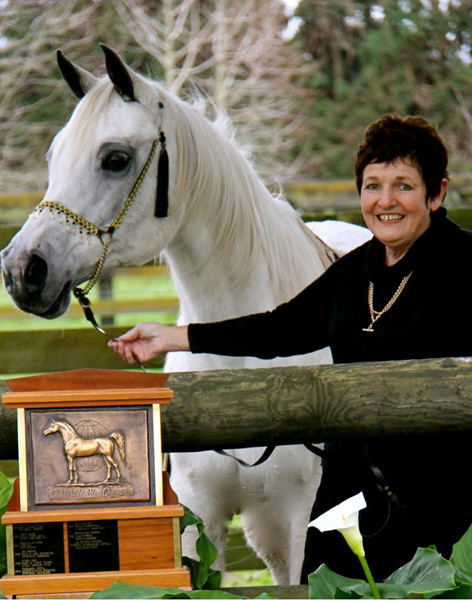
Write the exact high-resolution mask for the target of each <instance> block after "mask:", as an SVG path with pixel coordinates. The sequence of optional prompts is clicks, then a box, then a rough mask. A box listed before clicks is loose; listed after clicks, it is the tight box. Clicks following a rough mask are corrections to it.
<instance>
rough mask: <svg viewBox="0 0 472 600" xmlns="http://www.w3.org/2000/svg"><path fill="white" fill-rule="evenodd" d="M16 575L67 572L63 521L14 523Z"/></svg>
mask: <svg viewBox="0 0 472 600" xmlns="http://www.w3.org/2000/svg"><path fill="white" fill-rule="evenodd" d="M13 549H14V565H15V575H45V574H48V573H64V569H65V566H64V565H65V562H64V529H63V525H62V523H26V524H22V525H14V526H13Z"/></svg>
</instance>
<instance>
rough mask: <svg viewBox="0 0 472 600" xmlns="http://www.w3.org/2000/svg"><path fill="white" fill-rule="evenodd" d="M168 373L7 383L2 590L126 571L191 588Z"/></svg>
mask: <svg viewBox="0 0 472 600" xmlns="http://www.w3.org/2000/svg"><path fill="white" fill-rule="evenodd" d="M166 379H167V375H162V374H152V373H135V372H126V371H125V372H123V371H109V370H98V369H84V370H78V371H67V372H62V373H52V374H48V375H39V376H32V377H23V378H19V379H11V380H9V381H8V385H9V387H10V390H11V392H8V393H6V394H5V395H4V396H3V402H4V404H5V405H6V406H7V407H8V408H11V409H16V410H17V416H18V449H19V478H18V479H17V480H16V481H15V492H14V494H13V497H12V498H11V500H10V503H9V505H8V510H7V512H6V513H5V515H4V516H3V518H2V522H3V523H4V524H5V525H6V529H7V565H8V573H7V575H5V576H4V577H3V578H2V579H1V580H0V587H1V588H2V590H3V593H4V594H5V595H11V596H19V595H28V597H31V596H33V597H34V595H36V594H37V595H38V596H41V597H44V596H45V595H48V594H57V593H72V594H73V593H81V594H82V593H87V592H90V593H92V592H94V591H98V590H102V589H104V588H106V587H108V586H109V585H111V584H112V583H113V582H114V581H117V580H119V581H122V582H125V583H130V584H141V585H152V586H159V587H180V588H182V589H191V585H190V574H189V571H188V570H187V569H186V568H182V556H181V545H180V518H181V517H182V516H183V514H184V511H183V508H182V507H181V506H180V505H179V504H178V499H177V496H176V494H175V493H174V492H173V490H172V488H171V487H170V484H169V480H168V476H167V473H166V472H163V470H162V450H161V446H162V445H161V424H160V406H161V404H167V403H169V402H170V401H171V398H172V397H173V393H172V390H170V389H169V388H166V387H164V386H165V383H166Z"/></svg>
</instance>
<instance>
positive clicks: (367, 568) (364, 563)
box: [357, 555, 382, 598]
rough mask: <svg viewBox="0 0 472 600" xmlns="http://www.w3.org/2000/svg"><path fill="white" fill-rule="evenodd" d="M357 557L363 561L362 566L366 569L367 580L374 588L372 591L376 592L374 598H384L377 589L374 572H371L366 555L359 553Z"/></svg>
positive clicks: (371, 587)
mask: <svg viewBox="0 0 472 600" xmlns="http://www.w3.org/2000/svg"><path fill="white" fill-rule="evenodd" d="M357 558H358V559H359V560H360V561H361V565H362V568H363V569H364V573H365V576H366V577H367V581H368V583H369V585H370V589H371V590H372V593H373V594H374V598H382V596H381V595H380V592H379V590H378V589H377V586H376V585H375V581H374V578H373V577H372V573H371V572H370V569H369V565H368V564H367V561H366V559H365V556H359V555H358V556H357Z"/></svg>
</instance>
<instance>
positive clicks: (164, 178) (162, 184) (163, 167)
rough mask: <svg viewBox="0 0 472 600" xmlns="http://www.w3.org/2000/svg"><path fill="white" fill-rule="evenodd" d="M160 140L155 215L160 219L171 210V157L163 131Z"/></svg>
mask: <svg viewBox="0 0 472 600" xmlns="http://www.w3.org/2000/svg"><path fill="white" fill-rule="evenodd" d="M159 141H160V143H161V151H160V153H159V163H158V165H157V195H156V208H155V211H154V216H156V217H158V218H159V219H163V218H165V217H167V213H168V210H169V157H168V155H167V150H166V136H165V135H164V132H162V131H161V133H160V137H159Z"/></svg>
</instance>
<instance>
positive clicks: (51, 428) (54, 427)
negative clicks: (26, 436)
mask: <svg viewBox="0 0 472 600" xmlns="http://www.w3.org/2000/svg"><path fill="white" fill-rule="evenodd" d="M58 431H59V426H58V424H57V423H56V421H55V420H54V419H53V420H52V421H51V423H50V425H49V426H48V427H47V428H46V429H45V430H44V431H43V435H49V434H50V433H56V432H58Z"/></svg>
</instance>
